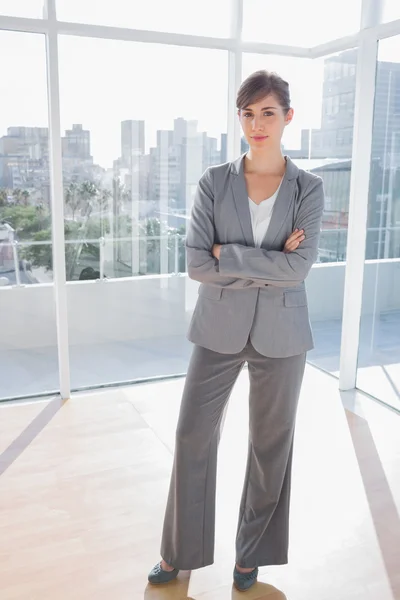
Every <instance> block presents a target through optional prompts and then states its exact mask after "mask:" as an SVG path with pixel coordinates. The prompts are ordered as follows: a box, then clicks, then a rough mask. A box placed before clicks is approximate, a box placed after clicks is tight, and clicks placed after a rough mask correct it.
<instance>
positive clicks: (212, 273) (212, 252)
mask: <svg viewBox="0 0 400 600" xmlns="http://www.w3.org/2000/svg"><path fill="white" fill-rule="evenodd" d="M213 202H214V193H213V182H212V171H211V170H207V171H206V172H205V173H204V175H203V177H202V178H201V179H200V182H199V184H198V187H197V192H196V197H195V201H194V206H193V209H192V218H191V221H190V225H189V230H188V233H187V237H186V250H187V264H188V274H189V277H190V278H191V279H195V280H197V281H200V282H202V283H207V284H209V285H214V286H217V287H225V288H232V289H243V288H248V287H264V286H265V285H273V286H277V287H290V286H296V285H298V284H299V283H301V282H302V281H304V279H305V278H306V277H307V275H308V273H309V271H310V269H311V267H312V265H313V263H314V262H315V261H316V259H317V255H318V241H319V233H320V228H321V219H322V212H323V205H324V192H323V185H322V181H321V180H320V179H319V178H318V179H317V178H315V179H313V180H311V182H310V184H309V187H308V189H307V190H306V191H305V194H304V197H303V199H302V202H301V205H300V207H299V210H298V214H297V218H296V223H295V231H294V232H293V234H292V235H291V236H290V237H289V239H288V240H287V242H286V244H285V248H284V250H283V251H277V250H264V249H262V248H253V247H250V246H243V245H240V244H224V245H219V244H214V216H213V214H214V210H213Z"/></svg>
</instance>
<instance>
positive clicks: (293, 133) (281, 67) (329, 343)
mask: <svg viewBox="0 0 400 600" xmlns="http://www.w3.org/2000/svg"><path fill="white" fill-rule="evenodd" d="M356 58H357V57H356V52H355V51H354V50H351V51H350V53H349V52H346V53H345V52H343V53H340V54H338V55H337V56H335V57H327V58H326V59H322V60H314V61H312V60H307V59H298V58H283V57H276V56H260V55H254V54H245V55H244V57H243V77H246V76H248V75H250V74H251V73H252V72H253V71H256V70H258V69H262V68H267V69H270V70H273V71H276V72H277V73H279V74H280V75H281V76H282V77H283V78H284V79H286V80H287V81H288V82H289V85H290V89H291V96H292V106H293V108H294V109H295V118H294V120H293V122H292V123H291V124H290V126H289V127H287V128H286V130H285V133H284V138H283V144H284V151H285V153H286V154H288V155H289V156H290V157H291V158H292V159H293V160H294V162H295V163H296V164H297V165H298V166H299V167H301V168H303V169H306V170H310V171H312V172H314V173H316V174H317V175H319V176H320V177H322V179H323V181H324V186H325V193H326V197H327V204H326V207H325V214H324V217H323V223H322V233H321V241H320V248H319V259H318V261H319V262H320V263H342V264H341V265H332V264H326V265H324V268H315V269H312V271H311V274H310V276H309V278H308V280H307V287H308V291H309V297H310V318H311V321H312V324H313V329H314V333H315V342H316V344H315V349H314V350H313V351H312V352H310V353H309V360H310V361H311V362H313V363H315V364H317V365H318V366H319V367H321V368H323V369H325V370H328V371H331V372H332V373H337V372H338V370H339V357H340V335H341V319H342V305H343V289H344V277H345V264H344V261H345V259H346V244H347V223H348V207H349V194H350V176H351V160H350V159H351V145H350V146H349V145H346V144H345V140H346V139H347V137H346V136H348V135H349V134H348V132H347V129H345V128H343V122H342V121H343V120H345V122H346V123H349V122H350V123H351V124H352V116H351V115H350V113H349V115H347V118H346V119H344V117H346V114H344V115H343V114H341V115H338V111H339V95H338V94H336V96H333V95H332V91H330V90H329V86H328V85H327V78H329V77H330V74H331V72H332V71H331V69H332V67H333V66H335V65H339V67H340V65H341V64H346V63H349V64H351V63H352V60H355V61H356ZM339 72H342V73H343V71H342V70H341V69H340V70H339V69H338V68H336V73H339ZM304 81H307V82H308V87H307V94H304ZM343 82H344V74H343V75H342V79H336V82H335V84H334V85H335V90H336V89H341V86H342V85H343V84H344V83H343ZM354 85H355V81H354ZM346 90H349V84H348V79H346ZM347 93H349V92H347ZM329 113H330V114H329ZM349 130H350V131H351V133H352V128H349ZM338 131H340V136H341V138H340V137H339V139H341V140H342V142H341V143H340V144H339V143H338V141H337V136H338V135H339V134H338Z"/></svg>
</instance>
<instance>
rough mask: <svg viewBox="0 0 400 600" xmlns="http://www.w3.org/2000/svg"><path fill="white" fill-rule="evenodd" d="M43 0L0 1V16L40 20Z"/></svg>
mask: <svg viewBox="0 0 400 600" xmlns="http://www.w3.org/2000/svg"><path fill="white" fill-rule="evenodd" d="M43 7H44V0H0V16H1V15H6V16H9V17H25V18H31V19H41V18H42V17H43Z"/></svg>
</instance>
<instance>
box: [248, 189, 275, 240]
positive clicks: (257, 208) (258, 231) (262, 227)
mask: <svg viewBox="0 0 400 600" xmlns="http://www.w3.org/2000/svg"><path fill="white" fill-rule="evenodd" d="M281 185H282V181H281V183H280V184H279V187H278V189H277V190H276V192H275V194H274V195H273V196H271V197H270V198H267V199H266V200H263V201H262V202H260V204H256V203H255V202H253V200H251V199H250V198H249V207H250V215H251V224H252V227H253V237H254V244H255V246H256V248H259V247H260V246H261V244H262V242H263V239H264V238H265V236H266V234H267V231H268V227H269V224H270V222H271V217H272V210H273V208H274V205H275V201H276V199H277V197H278V193H279V190H280V187H281Z"/></svg>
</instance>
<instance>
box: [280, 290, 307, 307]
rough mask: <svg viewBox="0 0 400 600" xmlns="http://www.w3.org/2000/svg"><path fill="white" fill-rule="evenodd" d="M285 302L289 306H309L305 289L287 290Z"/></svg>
mask: <svg viewBox="0 0 400 600" xmlns="http://www.w3.org/2000/svg"><path fill="white" fill-rule="evenodd" d="M284 304H285V306H287V307H289V308H293V307H296V306H307V294H306V292H305V291H300V292H285V293H284Z"/></svg>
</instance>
